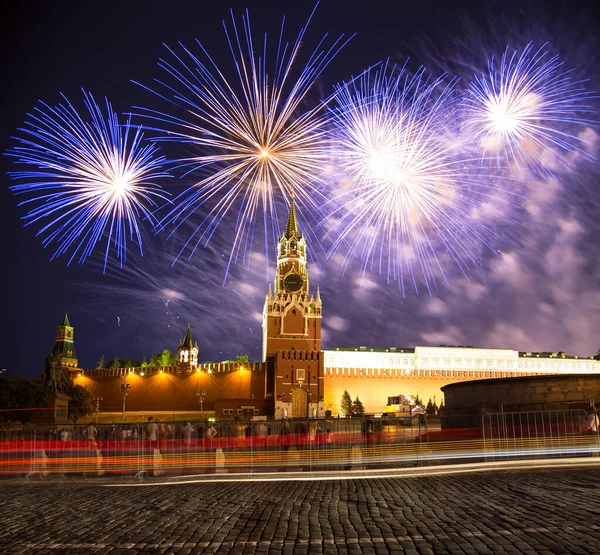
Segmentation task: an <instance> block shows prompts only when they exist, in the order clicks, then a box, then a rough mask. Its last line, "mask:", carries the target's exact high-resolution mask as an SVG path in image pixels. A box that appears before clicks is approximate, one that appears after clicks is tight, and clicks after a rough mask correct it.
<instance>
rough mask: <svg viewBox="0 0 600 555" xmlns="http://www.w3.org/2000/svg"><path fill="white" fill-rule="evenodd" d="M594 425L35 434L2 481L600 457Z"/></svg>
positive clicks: (170, 425)
mask: <svg viewBox="0 0 600 555" xmlns="http://www.w3.org/2000/svg"><path fill="white" fill-rule="evenodd" d="M478 418H479V419H480V421H481V417H478ZM586 418H588V417H587V415H586V414H585V413H583V412H582V411H562V412H560V411H555V412H551V413H550V412H545V413H502V414H486V415H484V416H483V422H482V425H480V426H476V427H472V426H470V427H469V426H465V427H453V428H449V427H447V426H444V425H443V422H441V421H440V420H439V419H431V418H430V419H427V417H426V416H425V415H423V416H420V417H411V416H406V417H402V416H400V417H387V418H375V419H372V418H365V419H355V418H352V419H339V418H325V419H319V420H316V419H310V420H278V421H275V420H269V421H267V420H258V421H257V420H254V421H250V422H243V421H219V422H214V423H211V422H209V421H194V422H192V421H189V422H187V421H181V422H175V421H173V422H156V423H155V424H156V425H149V424H148V423H144V424H124V425H120V424H112V425H105V424H91V425H90V424H84V425H77V426H75V425H65V426H55V425H37V426H33V427H32V426H25V427H22V428H21V429H19V430H15V431H14V432H11V433H10V434H7V435H5V436H3V437H2V441H1V443H0V474H21V475H28V476H44V475H48V474H65V475H67V474H85V475H107V474H111V473H121V474H127V475H132V476H137V477H144V476H146V475H154V476H159V475H161V474H164V473H170V474H183V473H185V474H193V473H221V472H229V473H250V472H282V471H294V470H296V471H297V470H305V471H312V470H340V469H364V468H385V467H398V466H418V465H428V464H444V463H450V462H465V461H483V460H496V459H499V458H510V457H512V458H516V457H519V458H523V457H531V456H572V455H574V454H576V455H578V456H583V455H587V456H589V455H597V454H598V452H599V449H600V444H599V441H598V431H597V429H596V431H595V432H594V433H588V430H587V429H585V430H584V429H583V428H584V427H585V426H584V422H586V424H585V425H587V420H586ZM470 419H471V420H472V417H471V418H470ZM467 421H468V420H465V423H467ZM457 422H458V421H457V420H456V419H455V420H453V421H452V424H453V425H456V424H457ZM458 423H459V424H460V422H458Z"/></svg>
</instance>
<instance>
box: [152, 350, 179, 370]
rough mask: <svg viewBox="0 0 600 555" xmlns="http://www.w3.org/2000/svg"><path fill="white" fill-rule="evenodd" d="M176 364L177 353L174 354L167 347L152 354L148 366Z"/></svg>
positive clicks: (156, 366)
mask: <svg viewBox="0 0 600 555" xmlns="http://www.w3.org/2000/svg"><path fill="white" fill-rule="evenodd" d="M176 365H177V355H174V354H173V353H172V352H171V351H169V350H168V349H165V350H164V351H163V352H162V353H158V354H157V355H154V356H153V357H152V358H151V359H150V363H149V364H148V366H151V367H153V368H158V367H160V366H176Z"/></svg>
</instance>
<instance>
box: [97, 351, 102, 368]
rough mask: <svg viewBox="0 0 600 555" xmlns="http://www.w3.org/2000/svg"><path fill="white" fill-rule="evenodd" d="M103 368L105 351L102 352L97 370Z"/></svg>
mask: <svg viewBox="0 0 600 555" xmlns="http://www.w3.org/2000/svg"><path fill="white" fill-rule="evenodd" d="M102 368H104V353H102V356H101V357H100V360H99V361H98V366H96V370H102Z"/></svg>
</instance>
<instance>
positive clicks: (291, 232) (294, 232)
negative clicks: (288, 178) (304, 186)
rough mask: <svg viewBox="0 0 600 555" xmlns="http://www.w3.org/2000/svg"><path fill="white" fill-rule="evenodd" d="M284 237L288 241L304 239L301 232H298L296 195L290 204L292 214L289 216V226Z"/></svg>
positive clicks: (286, 227)
mask: <svg viewBox="0 0 600 555" xmlns="http://www.w3.org/2000/svg"><path fill="white" fill-rule="evenodd" d="M283 236H284V237H285V238H286V239H289V238H290V237H292V236H294V237H298V238H300V237H302V236H301V235H300V231H299V230H298V219H297V218H296V203H295V201H294V193H292V200H291V202H290V213H289V215H288V219H287V224H286V226H285V233H284V234H283Z"/></svg>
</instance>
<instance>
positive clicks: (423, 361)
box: [421, 358, 429, 368]
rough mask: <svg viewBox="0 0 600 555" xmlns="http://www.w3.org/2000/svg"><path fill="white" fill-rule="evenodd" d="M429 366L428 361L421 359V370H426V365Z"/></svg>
mask: <svg viewBox="0 0 600 555" xmlns="http://www.w3.org/2000/svg"><path fill="white" fill-rule="evenodd" d="M428 364H429V360H428V359H426V358H422V359H421V366H423V368H427V365H428Z"/></svg>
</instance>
